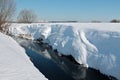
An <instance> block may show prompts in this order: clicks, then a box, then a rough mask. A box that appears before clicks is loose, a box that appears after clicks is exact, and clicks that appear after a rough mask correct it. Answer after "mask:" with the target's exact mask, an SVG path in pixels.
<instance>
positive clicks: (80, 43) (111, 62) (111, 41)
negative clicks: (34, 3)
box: [11, 23, 120, 79]
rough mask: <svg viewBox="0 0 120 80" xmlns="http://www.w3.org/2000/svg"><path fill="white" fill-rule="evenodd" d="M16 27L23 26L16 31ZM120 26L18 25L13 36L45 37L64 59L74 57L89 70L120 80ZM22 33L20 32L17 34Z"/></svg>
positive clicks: (109, 24) (73, 24)
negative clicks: (68, 56)
mask: <svg viewBox="0 0 120 80" xmlns="http://www.w3.org/2000/svg"><path fill="white" fill-rule="evenodd" d="M15 25H19V26H20V27H17V29H15V28H16V27H15ZM119 26H120V24H112V23H59V24H58V23H44V24H42V23H41V24H22V25H21V24H14V25H12V26H11V30H13V31H12V32H11V33H13V35H16V34H19V33H20V32H22V31H23V29H21V27H24V31H23V34H24V33H28V34H29V33H30V34H32V36H33V37H34V36H36V35H37V37H34V38H35V39H36V38H40V37H42V38H43V39H44V42H47V43H48V44H49V45H51V46H52V47H53V49H57V50H58V51H59V52H60V53H61V54H63V55H72V56H73V57H74V59H75V60H76V61H77V62H78V63H80V64H83V65H84V66H85V67H92V68H95V69H99V70H100V71H101V72H102V73H105V74H107V75H112V76H115V77H117V78H118V79H120V76H119V75H120V68H119V67H120V63H119V62H120V54H119V52H120V49H119V48H120V45H119V44H120V27H119ZM16 30H18V31H16Z"/></svg>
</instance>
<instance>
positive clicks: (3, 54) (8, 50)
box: [0, 33, 47, 80]
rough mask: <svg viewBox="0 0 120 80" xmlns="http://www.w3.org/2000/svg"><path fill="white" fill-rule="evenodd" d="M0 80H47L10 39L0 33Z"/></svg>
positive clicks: (23, 51)
mask: <svg viewBox="0 0 120 80" xmlns="http://www.w3.org/2000/svg"><path fill="white" fill-rule="evenodd" d="M0 80H47V79H46V78H45V77H44V76H43V74H42V73H40V72H39V71H38V70H37V69H36V68H35V67H34V65H33V64H32V62H31V61H30V59H29V58H28V56H27V55H26V53H25V50H24V49H23V48H21V47H20V46H19V45H18V44H17V43H16V42H15V41H14V40H13V39H12V38H11V37H9V36H6V35H4V34H2V33H0Z"/></svg>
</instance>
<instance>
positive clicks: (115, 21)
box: [110, 19, 120, 23]
mask: <svg viewBox="0 0 120 80" xmlns="http://www.w3.org/2000/svg"><path fill="white" fill-rule="evenodd" d="M110 22H111V23H120V20H117V19H113V20H111V21H110Z"/></svg>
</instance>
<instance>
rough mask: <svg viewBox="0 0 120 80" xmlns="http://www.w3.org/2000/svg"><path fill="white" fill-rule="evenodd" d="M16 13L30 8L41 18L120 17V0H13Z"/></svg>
mask: <svg viewBox="0 0 120 80" xmlns="http://www.w3.org/2000/svg"><path fill="white" fill-rule="evenodd" d="M15 2H16V9H17V14H18V13H19V12H20V10H22V9H24V8H25V9H31V10H34V11H35V12H36V14H37V15H38V16H39V18H40V19H42V20H78V21H92V20H100V21H110V20H111V19H120V0H15Z"/></svg>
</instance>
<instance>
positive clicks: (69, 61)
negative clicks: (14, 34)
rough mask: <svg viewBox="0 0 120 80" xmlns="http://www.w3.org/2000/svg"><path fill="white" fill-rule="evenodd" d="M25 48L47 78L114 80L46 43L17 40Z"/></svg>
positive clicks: (50, 79) (54, 79)
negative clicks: (84, 65)
mask: <svg viewBox="0 0 120 80" xmlns="http://www.w3.org/2000/svg"><path fill="white" fill-rule="evenodd" d="M18 42H19V43H20V44H21V45H22V46H23V47H24V48H25V50H26V53H27V55H28V56H29V57H30V59H31V61H32V62H33V64H34V65H35V66H36V68H38V69H39V71H40V72H41V73H42V74H44V75H45V77H46V78H48V79H49V80H116V79H115V78H114V77H112V76H109V77H108V76H106V75H104V74H102V73H100V71H99V70H95V69H93V68H88V69H87V68H84V67H82V65H79V64H77V63H76V62H75V61H74V59H73V58H72V57H71V56H69V57H66V56H63V55H60V54H59V53H58V52H57V50H52V48H51V47H50V46H48V45H47V44H38V43H36V42H33V41H28V40H19V41H18Z"/></svg>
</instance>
